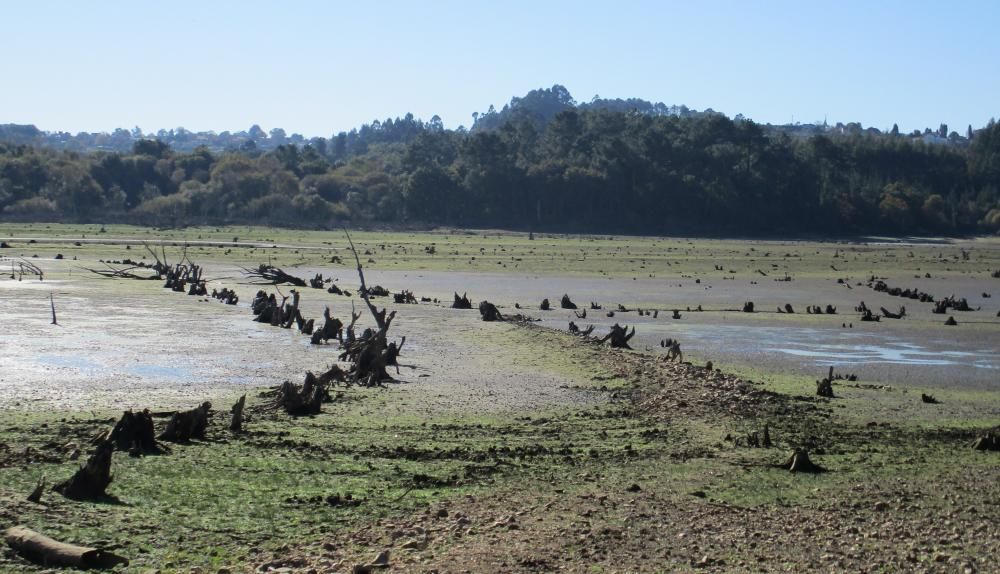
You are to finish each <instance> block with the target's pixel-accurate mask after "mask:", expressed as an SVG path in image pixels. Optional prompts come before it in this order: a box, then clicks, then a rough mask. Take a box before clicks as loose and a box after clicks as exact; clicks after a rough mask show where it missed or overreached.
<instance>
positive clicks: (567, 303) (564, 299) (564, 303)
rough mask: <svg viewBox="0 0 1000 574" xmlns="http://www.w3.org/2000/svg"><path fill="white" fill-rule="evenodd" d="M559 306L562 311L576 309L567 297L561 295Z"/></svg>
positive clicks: (574, 304)
mask: <svg viewBox="0 0 1000 574" xmlns="http://www.w3.org/2000/svg"><path fill="white" fill-rule="evenodd" d="M559 306H560V307H562V308H563V309H576V308H577V307H576V303H574V302H573V301H571V300H570V298H569V295H563V296H562V299H561V300H560V301H559Z"/></svg>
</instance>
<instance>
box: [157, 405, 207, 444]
mask: <svg viewBox="0 0 1000 574" xmlns="http://www.w3.org/2000/svg"><path fill="white" fill-rule="evenodd" d="M211 411H212V403H210V402H207V401H206V402H204V403H202V404H201V406H199V407H196V408H193V409H191V410H189V411H178V412H175V413H174V414H173V415H172V416H171V417H170V420H169V421H168V422H167V428H165V429H164V430H163V432H162V433H160V436H159V437H157V438H159V439H160V440H166V441H170V442H186V441H189V440H191V439H193V438H197V439H203V438H205V430H206V429H208V415H209V413H210V412H211Z"/></svg>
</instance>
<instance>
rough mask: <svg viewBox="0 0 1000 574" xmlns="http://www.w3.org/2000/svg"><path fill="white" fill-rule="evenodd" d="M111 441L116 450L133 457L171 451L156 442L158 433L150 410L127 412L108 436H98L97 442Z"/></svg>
mask: <svg viewBox="0 0 1000 574" xmlns="http://www.w3.org/2000/svg"><path fill="white" fill-rule="evenodd" d="M104 440H108V441H111V442H112V443H113V444H114V445H115V450H120V451H124V452H127V453H129V454H130V455H132V456H138V455H140V454H163V453H164V452H167V451H168V450H169V449H167V448H165V447H164V446H163V445H161V444H159V443H158V442H156V431H155V429H154V428H153V416H152V415H151V414H150V413H149V409H144V410H143V411H142V412H140V413H136V412H132V411H130V410H129V411H125V412H124V413H122V416H121V418H120V419H118V422H117V423H116V424H115V426H114V428H113V429H111V432H110V433H107V434H106V435H98V438H97V439H96V441H97V442H103V441H104Z"/></svg>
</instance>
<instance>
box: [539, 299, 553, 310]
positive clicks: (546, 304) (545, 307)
mask: <svg viewBox="0 0 1000 574" xmlns="http://www.w3.org/2000/svg"><path fill="white" fill-rule="evenodd" d="M538 308H539V309H541V310H542V311H548V310H549V309H551V308H552V307H551V305H549V300H548V299H542V304H541V305H539V306H538Z"/></svg>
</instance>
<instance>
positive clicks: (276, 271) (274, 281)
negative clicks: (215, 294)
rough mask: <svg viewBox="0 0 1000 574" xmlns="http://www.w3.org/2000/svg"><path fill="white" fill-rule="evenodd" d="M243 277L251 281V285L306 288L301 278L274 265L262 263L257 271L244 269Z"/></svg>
mask: <svg viewBox="0 0 1000 574" xmlns="http://www.w3.org/2000/svg"><path fill="white" fill-rule="evenodd" d="M243 275H245V276H247V277H248V278H250V279H251V282H250V285H282V284H286V283H287V284H289V285H294V286H296V287H305V286H306V281H305V279H302V278H301V277H296V276H294V275H289V274H288V273H285V271H284V270H282V269H280V268H278V267H275V266H273V265H264V264H263V263H261V264H260V265H259V266H258V267H257V268H256V269H250V268H248V267H244V268H243Z"/></svg>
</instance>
